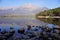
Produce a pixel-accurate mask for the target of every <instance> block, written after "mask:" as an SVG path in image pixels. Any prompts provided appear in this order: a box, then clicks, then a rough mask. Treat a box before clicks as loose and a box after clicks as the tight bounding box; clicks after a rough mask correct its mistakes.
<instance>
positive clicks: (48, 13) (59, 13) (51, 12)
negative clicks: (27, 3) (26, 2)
mask: <svg viewBox="0 0 60 40" xmlns="http://www.w3.org/2000/svg"><path fill="white" fill-rule="evenodd" d="M38 16H52V17H53V16H59V17H60V7H58V8H55V9H50V10H45V11H43V12H40V13H38V14H37V15H36V18H37V19H39V20H42V21H44V22H48V23H53V24H55V25H60V18H48V19H46V18H42V19H40V18H38Z"/></svg>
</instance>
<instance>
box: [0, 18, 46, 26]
mask: <svg viewBox="0 0 60 40" xmlns="http://www.w3.org/2000/svg"><path fill="white" fill-rule="evenodd" d="M2 23H5V24H17V25H20V26H21V25H22V26H25V25H45V23H43V22H41V21H39V20H37V19H35V18H34V17H11V18H10V17H3V18H0V24H2Z"/></svg>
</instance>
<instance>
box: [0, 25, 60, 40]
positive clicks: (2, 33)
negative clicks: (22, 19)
mask: <svg viewBox="0 0 60 40" xmlns="http://www.w3.org/2000/svg"><path fill="white" fill-rule="evenodd" d="M50 26H51V25H50ZM0 40H60V28H55V27H53V26H52V27H48V26H45V27H44V26H31V25H27V28H26V29H25V28H20V29H17V28H16V30H15V28H14V27H10V28H9V30H6V29H3V30H2V29H1V28H0Z"/></svg>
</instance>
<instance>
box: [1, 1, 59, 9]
mask: <svg viewBox="0 0 60 40" xmlns="http://www.w3.org/2000/svg"><path fill="white" fill-rule="evenodd" d="M24 4H32V5H35V6H41V7H48V8H56V7H60V0H1V1H0V7H13V6H22V5H24Z"/></svg>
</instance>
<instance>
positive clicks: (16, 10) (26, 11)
mask: <svg viewBox="0 0 60 40" xmlns="http://www.w3.org/2000/svg"><path fill="white" fill-rule="evenodd" d="M44 10H48V8H47V7H37V6H34V5H32V4H25V5H23V6H20V7H12V8H5V7H2V8H0V15H32V14H36V13H38V12H41V11H44Z"/></svg>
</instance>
